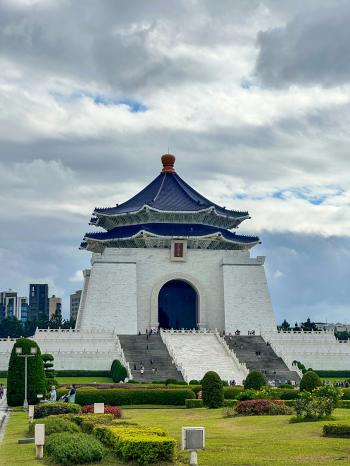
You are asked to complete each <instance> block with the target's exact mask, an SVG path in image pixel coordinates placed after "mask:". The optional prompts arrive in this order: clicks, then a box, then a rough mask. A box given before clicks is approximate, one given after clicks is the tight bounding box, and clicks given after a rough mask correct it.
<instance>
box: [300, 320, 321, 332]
mask: <svg viewBox="0 0 350 466" xmlns="http://www.w3.org/2000/svg"><path fill="white" fill-rule="evenodd" d="M300 325H301V328H302V329H303V330H304V331H305V332H311V331H312V330H317V325H316V324H315V322H311V320H310V317H308V318H307V319H306V322H302V323H301V324H300Z"/></svg>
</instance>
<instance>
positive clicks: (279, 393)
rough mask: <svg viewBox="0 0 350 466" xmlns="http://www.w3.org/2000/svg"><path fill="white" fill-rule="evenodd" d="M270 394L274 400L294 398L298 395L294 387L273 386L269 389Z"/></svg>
mask: <svg viewBox="0 0 350 466" xmlns="http://www.w3.org/2000/svg"><path fill="white" fill-rule="evenodd" d="M271 394H272V397H273V398H272V399H274V400H296V399H297V398H299V397H300V392H299V390H295V389H294V388H284V389H280V388H275V389H273V390H271Z"/></svg>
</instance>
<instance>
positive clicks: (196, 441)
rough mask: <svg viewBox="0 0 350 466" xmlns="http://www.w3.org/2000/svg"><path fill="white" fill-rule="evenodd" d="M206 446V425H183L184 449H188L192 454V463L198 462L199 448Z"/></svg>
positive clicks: (192, 465)
mask: <svg viewBox="0 0 350 466" xmlns="http://www.w3.org/2000/svg"><path fill="white" fill-rule="evenodd" d="M204 448H205V427H183V428H182V450H188V451H190V452H191V454H190V465H191V466H196V465H197V464H198V458H197V450H203V449H204Z"/></svg>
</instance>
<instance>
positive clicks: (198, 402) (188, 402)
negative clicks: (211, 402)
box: [185, 399, 203, 408]
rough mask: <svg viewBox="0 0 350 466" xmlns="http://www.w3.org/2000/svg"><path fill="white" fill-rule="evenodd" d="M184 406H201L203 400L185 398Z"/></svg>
mask: <svg viewBox="0 0 350 466" xmlns="http://www.w3.org/2000/svg"><path fill="white" fill-rule="evenodd" d="M185 405H186V408H203V400H196V399H190V400H185Z"/></svg>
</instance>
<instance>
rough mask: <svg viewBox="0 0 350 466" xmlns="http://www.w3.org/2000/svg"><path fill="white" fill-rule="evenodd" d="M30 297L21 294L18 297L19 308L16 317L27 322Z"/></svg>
mask: <svg viewBox="0 0 350 466" xmlns="http://www.w3.org/2000/svg"><path fill="white" fill-rule="evenodd" d="M28 307H29V305H28V298H26V297H25V296H19V297H18V298H17V310H16V317H17V319H18V320H21V321H22V322H26V321H27V319H28Z"/></svg>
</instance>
